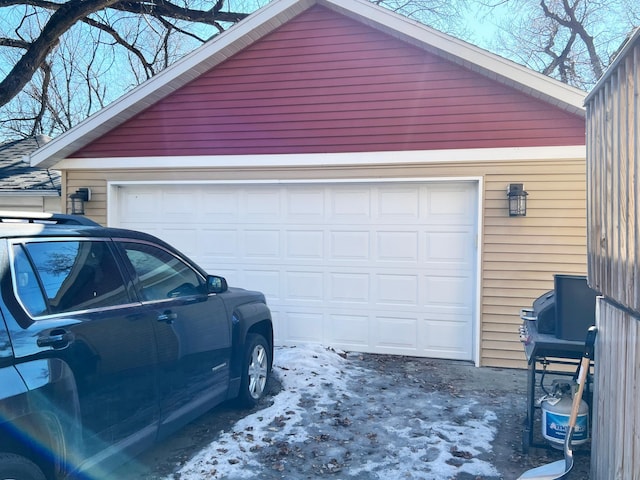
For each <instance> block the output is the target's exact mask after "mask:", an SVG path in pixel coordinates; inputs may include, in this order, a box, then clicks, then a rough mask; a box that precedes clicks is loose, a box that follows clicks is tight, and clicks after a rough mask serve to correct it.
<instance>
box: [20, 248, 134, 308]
mask: <svg viewBox="0 0 640 480" xmlns="http://www.w3.org/2000/svg"><path fill="white" fill-rule="evenodd" d="M14 270H15V275H16V283H17V292H16V293H17V295H18V298H19V299H20V300H21V302H22V304H23V305H24V307H25V308H26V309H27V311H28V312H29V313H30V314H31V315H32V316H34V317H37V316H40V315H43V314H45V313H47V312H48V313H50V314H55V313H65V312H71V311H78V310H88V309H93V308H105V307H112V306H116V305H122V304H128V303H131V300H130V298H129V295H128V293H127V289H126V287H125V282H124V279H123V277H122V274H121V272H120V269H119V268H118V264H117V263H116V260H115V258H114V256H113V253H112V251H111V249H110V248H109V246H108V245H107V242H106V241H101V240H72V241H41V242H36V241H34V242H26V243H24V244H21V245H14ZM45 307H48V308H45Z"/></svg>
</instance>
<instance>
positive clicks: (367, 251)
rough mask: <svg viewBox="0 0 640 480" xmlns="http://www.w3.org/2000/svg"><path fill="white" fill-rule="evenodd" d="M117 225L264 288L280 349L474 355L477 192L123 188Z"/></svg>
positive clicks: (386, 187)
mask: <svg viewBox="0 0 640 480" xmlns="http://www.w3.org/2000/svg"><path fill="white" fill-rule="evenodd" d="M114 198H115V199H116V201H115V203H116V205H114V206H115V207H116V212H115V215H112V217H111V218H113V219H114V222H113V223H114V224H115V225H116V226H121V227H125V228H133V229H137V230H143V231H147V232H149V233H152V234H154V235H157V236H159V237H161V238H163V239H164V240H166V241H168V242H169V243H171V244H173V245H175V246H177V247H178V248H179V249H180V250H182V251H183V252H184V253H186V254H187V255H188V256H190V257H191V258H193V259H194V260H196V261H197V262H198V263H199V264H200V265H202V266H203V267H204V268H206V269H207V270H208V271H209V272H210V273H215V274H219V275H223V276H225V277H226V278H227V279H228V281H229V283H230V284H231V285H236V286H242V287H245V288H250V289H258V290H261V291H263V292H264V293H265V294H266V296H267V300H268V303H269V306H270V308H271V310H272V312H273V316H274V320H275V327H276V339H277V341H278V343H280V344H294V343H300V342H321V343H323V344H326V345H331V346H334V347H337V348H341V349H344V350H350V351H363V352H372V353H393V354H402V355H415V356H426V357H440V358H453V359H462V360H472V359H473V346H474V342H473V339H474V334H475V330H474V326H475V325H474V318H475V317H474V306H475V299H476V285H475V279H476V272H475V266H476V231H477V227H476V217H477V184H476V183H475V182H448V183H353V184H344V183H330V184H314V183H308V184H290V185H263V184H243V185H237V184H234V185H229V184H221V185H220V184H214V185H202V184H190V185H184V184H183V185H153V186H149V185H122V186H120V187H119V188H117V194H116V195H115V197H114Z"/></svg>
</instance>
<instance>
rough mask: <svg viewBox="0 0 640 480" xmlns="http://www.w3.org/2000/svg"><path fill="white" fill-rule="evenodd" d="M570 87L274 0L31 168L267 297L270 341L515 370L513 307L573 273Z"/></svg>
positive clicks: (577, 211) (110, 220)
mask: <svg viewBox="0 0 640 480" xmlns="http://www.w3.org/2000/svg"><path fill="white" fill-rule="evenodd" d="M583 98H584V94H583V92H580V91H578V90H575V89H573V88H571V87H568V86H566V85H563V84H561V83H559V82H556V81H554V80H552V79H550V78H547V77H544V76H542V75H540V74H537V73H535V72H532V71H529V70H527V69H525V68H523V67H521V66H518V65H516V64H513V63H510V62H508V61H506V60H504V59H502V58H499V57H496V56H494V55H492V54H490V53H488V52H486V51H483V50H481V49H478V48H476V47H474V46H472V45H469V44H466V43H464V42H461V41H459V40H456V39H454V38H452V37H449V36H446V35H444V34H442V33H440V32H437V31H435V30H432V29H430V28H428V27H425V26H423V25H420V24H417V23H414V22H411V21H408V20H407V19H405V18H403V17H400V16H398V15H396V14H394V13H392V12H389V11H387V10H384V9H381V8H379V7H377V6H375V5H373V4H372V3H370V2H366V1H358V0H341V1H338V0H276V1H274V2H272V3H270V4H268V5H267V6H266V7H264V8H263V9H261V10H259V11H258V12H256V13H255V14H253V15H251V16H250V17H248V18H247V19H246V20H244V21H243V22H241V23H239V24H238V25H236V26H235V27H233V28H231V29H230V30H228V31H227V32H225V33H223V34H221V35H220V36H218V37H216V38H215V39H213V40H212V41H211V42H209V43H207V44H205V45H204V46H203V47H201V48H200V49H199V50H196V51H195V52H193V53H192V54H190V55H189V56H187V57H185V58H184V59H183V60H182V61H180V62H178V63H176V64H175V65H173V66H172V67H170V68H169V69H167V70H166V71H164V72H162V73H161V74H160V75H158V76H157V77H155V78H153V79H151V80H150V81H148V82H146V83H145V84H143V85H141V86H140V87H138V88H136V89H134V90H133V91H131V92H130V93H129V94H127V95H125V96H123V97H122V98H121V99H119V100H118V101H116V102H114V103H113V104H111V105H109V106H108V107H106V108H105V109H103V110H102V111H100V112H99V113H97V114H96V115H94V116H93V117H91V118H89V119H88V120H86V121H85V122H84V123H82V124H80V125H79V126H77V127H76V128H74V129H72V130H70V131H69V132H67V133H65V134H64V135H61V136H60V137H59V138H57V139H54V140H53V141H52V142H50V143H49V144H47V145H46V146H45V147H43V148H42V149H41V150H39V151H38V152H36V153H35V154H34V155H33V156H32V164H34V165H39V166H55V168H56V169H60V170H62V172H63V185H64V193H65V198H67V197H68V196H69V195H70V194H73V193H74V192H76V190H78V189H79V188H89V189H90V190H91V192H92V195H91V199H90V200H89V201H88V202H86V204H85V209H86V214H87V215H88V216H90V217H92V218H93V219H95V220H97V221H99V222H101V223H103V224H108V225H111V226H120V227H126V228H134V229H138V230H145V231H148V232H150V233H153V234H155V235H157V236H159V237H161V238H163V239H165V240H167V241H169V242H170V243H173V244H174V245H176V246H178V248H180V249H181V250H183V251H184V252H185V253H186V254H188V255H189V256H191V257H192V258H194V259H195V260H196V261H198V262H199V263H200V264H201V265H202V266H204V267H205V268H207V269H208V270H209V271H211V272H212V273H217V274H221V275H224V276H226V277H227V278H228V280H229V282H230V283H231V284H233V285H239V286H243V287H247V288H255V289H259V290H261V291H263V292H265V294H266V295H267V300H268V302H269V305H270V307H271V309H272V311H273V313H274V319H275V325H276V340H277V341H278V342H279V343H281V344H295V343H299V342H321V343H324V344H327V345H332V346H334V347H337V348H342V349H346V350H353V351H363V352H375V353H392V354H403V355H416V356H426V357H439V358H450V359H460V360H472V361H474V362H475V363H476V364H478V365H494V366H523V365H524V354H523V352H522V348H521V346H520V344H519V341H518V334H517V332H518V326H519V323H520V320H519V317H518V312H519V309H520V307H522V306H526V305H529V304H530V303H531V301H532V299H534V298H536V297H537V296H539V295H540V294H541V293H543V292H544V291H546V290H549V289H551V288H553V274H554V273H575V274H579V273H584V271H585V270H586V258H585V257H586V237H585V231H584V229H585V205H584V204H585V147H584V144H585V140H584V110H583V108H582V101H583ZM511 183H520V184H524V187H525V188H526V190H527V192H528V193H529V195H528V206H527V213H526V216H521V217H510V216H509V213H508V208H507V195H506V191H507V187H508V185H509V184H511Z"/></svg>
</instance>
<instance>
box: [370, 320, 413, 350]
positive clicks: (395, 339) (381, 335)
mask: <svg viewBox="0 0 640 480" xmlns="http://www.w3.org/2000/svg"><path fill="white" fill-rule="evenodd" d="M373 337H374V338H373V342H374V345H375V346H376V347H377V348H378V349H379V352H381V353H385V351H386V352H389V353H396V352H397V351H402V350H405V351H407V352H411V353H413V354H415V353H416V352H417V350H418V344H417V341H418V319H417V318H416V317H408V316H405V317H403V316H400V315H397V316H383V315H376V316H375V317H374V319H373Z"/></svg>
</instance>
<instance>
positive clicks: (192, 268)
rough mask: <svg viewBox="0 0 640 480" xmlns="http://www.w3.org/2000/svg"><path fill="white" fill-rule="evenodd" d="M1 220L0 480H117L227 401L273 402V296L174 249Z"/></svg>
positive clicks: (60, 222)
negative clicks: (122, 470) (148, 451)
mask: <svg viewBox="0 0 640 480" xmlns="http://www.w3.org/2000/svg"><path fill="white" fill-rule="evenodd" d="M9 217H17V216H16V215H6V216H4V218H3V216H2V214H1V213H0V292H1V298H0V480H6V479H13V480H41V479H45V478H46V479H60V478H67V477H73V478H83V477H84V478H92V479H101V478H108V476H109V475H108V473H107V472H108V470H109V468H111V467H112V466H113V465H115V464H116V463H121V462H122V461H127V460H128V459H130V458H131V457H133V456H135V455H136V454H138V453H140V452H141V451H142V450H143V449H144V448H146V447H148V446H150V445H151V444H152V443H154V442H155V441H157V440H158V439H159V438H162V437H164V436H166V435H168V434H169V433H171V432H173V431H175V430H176V429H178V428H179V427H181V426H183V425H185V424H186V423H188V422H190V421H191V420H193V419H194V418H195V417H197V416H198V415H201V414H202V413H204V412H206V411H207V410H209V409H211V408H212V407H214V406H215V405H217V404H219V403H220V402H222V401H224V400H228V399H234V398H235V399H237V401H238V402H239V403H241V404H243V405H248V406H251V405H253V404H255V403H256V402H258V401H259V400H260V398H261V397H262V396H263V395H264V393H265V389H266V388H267V382H268V379H269V375H270V372H271V366H272V360H273V327H272V322H271V314H270V312H269V309H268V307H267V305H266V302H265V298H264V295H262V294H261V293H258V292H251V291H247V290H243V289H239V288H229V287H228V286H227V283H226V281H225V280H224V278H222V277H218V276H213V275H208V274H207V273H205V272H204V271H203V270H202V269H201V268H199V267H198V266H197V265H196V264H194V263H193V262H191V261H190V260H189V259H187V258H186V257H185V256H184V255H182V254H181V253H180V252H178V251H177V250H175V249H174V248H172V247H171V246H170V245H168V244H166V243H165V242H163V241H161V240H159V239H157V238H155V237H153V236H151V235H147V234H144V233H140V232H134V231H129V230H120V229H112V228H104V227H101V226H99V225H97V224H93V222H91V221H88V220H84V219H76V218H74V217H70V216H52V217H48V218H45V220H42V219H33V218H27V219H19V218H9Z"/></svg>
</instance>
